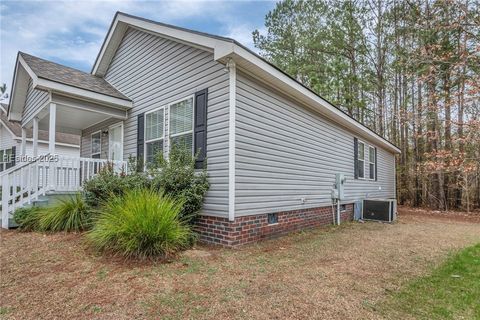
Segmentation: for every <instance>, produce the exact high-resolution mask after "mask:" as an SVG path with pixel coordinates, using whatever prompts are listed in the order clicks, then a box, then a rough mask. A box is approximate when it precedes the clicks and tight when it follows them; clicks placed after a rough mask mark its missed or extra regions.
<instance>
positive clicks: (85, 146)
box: [80, 118, 121, 159]
mask: <svg viewBox="0 0 480 320" xmlns="http://www.w3.org/2000/svg"><path fill="white" fill-rule="evenodd" d="M119 122H121V121H120V120H118V119H114V118H111V119H107V120H105V121H102V122H100V123H97V124H95V125H93V126H91V127H89V128H87V129H84V130H82V138H81V142H80V157H82V158H91V156H92V133H94V132H97V131H105V130H108V127H109V126H111V125H113V124H116V123H119ZM100 137H101V150H100V159H108V134H101V135H100Z"/></svg>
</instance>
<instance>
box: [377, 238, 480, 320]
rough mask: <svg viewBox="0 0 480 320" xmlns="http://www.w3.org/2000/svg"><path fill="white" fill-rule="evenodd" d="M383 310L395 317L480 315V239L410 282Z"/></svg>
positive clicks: (446, 317)
mask: <svg viewBox="0 0 480 320" xmlns="http://www.w3.org/2000/svg"><path fill="white" fill-rule="evenodd" d="M380 310H382V312H383V313H384V314H385V316H387V317H392V318H398V317H399V316H402V315H410V316H412V317H414V318H416V319H480V243H479V244H477V245H475V246H472V247H468V248H466V249H463V250H462V251H460V252H459V253H457V254H455V255H453V256H452V257H450V258H449V259H448V260H447V261H446V262H445V263H444V264H442V265H441V266H439V267H438V268H436V269H434V270H433V272H432V273H431V274H430V275H429V276H425V277H422V278H419V279H417V280H414V281H413V282H411V283H409V284H408V285H407V286H406V287H405V288H404V289H402V290H401V291H400V292H398V293H395V294H393V295H392V296H391V297H390V298H389V300H387V301H386V303H385V302H384V303H382V306H381V307H380Z"/></svg>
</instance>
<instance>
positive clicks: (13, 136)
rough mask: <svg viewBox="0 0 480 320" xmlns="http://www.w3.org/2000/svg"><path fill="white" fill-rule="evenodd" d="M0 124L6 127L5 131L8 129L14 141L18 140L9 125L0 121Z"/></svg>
mask: <svg viewBox="0 0 480 320" xmlns="http://www.w3.org/2000/svg"><path fill="white" fill-rule="evenodd" d="M0 123H1V124H2V125H3V126H4V127H5V129H7V131H8V132H9V133H10V134H11V135H12V138H13V139H17V135H16V134H15V133H13V131H12V130H10V128H9V127H8V126H7V124H6V123H5V122H3V120H0Z"/></svg>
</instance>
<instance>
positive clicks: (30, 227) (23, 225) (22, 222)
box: [13, 207, 42, 231]
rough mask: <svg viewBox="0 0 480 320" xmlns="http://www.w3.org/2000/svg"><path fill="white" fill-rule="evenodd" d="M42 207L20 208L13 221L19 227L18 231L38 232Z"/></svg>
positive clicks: (16, 211)
mask: <svg viewBox="0 0 480 320" xmlns="http://www.w3.org/2000/svg"><path fill="white" fill-rule="evenodd" d="M41 209H42V208H40V207H25V208H18V209H16V210H15V212H14V214H13V220H15V222H16V223H17V225H18V229H20V230H22V231H35V230H38V229H39V227H38V221H39V219H40V215H41V213H42V212H41Z"/></svg>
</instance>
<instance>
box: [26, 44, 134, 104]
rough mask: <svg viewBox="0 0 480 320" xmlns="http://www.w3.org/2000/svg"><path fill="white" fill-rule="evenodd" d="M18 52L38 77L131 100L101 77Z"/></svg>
mask: <svg viewBox="0 0 480 320" xmlns="http://www.w3.org/2000/svg"><path fill="white" fill-rule="evenodd" d="M19 54H20V55H21V56H22V58H23V60H24V61H25V62H26V63H27V65H28V66H29V67H30V69H31V70H32V71H33V73H35V75H36V76H37V77H38V78H42V79H46V80H50V81H55V82H58V83H62V84H66V85H69V86H73V87H76V88H80V89H85V90H88V91H92V92H96V93H100V94H104V95H107V96H111V97H115V98H119V99H123V100H127V101H131V100H130V99H129V98H128V97H126V96H125V95H123V94H122V93H121V92H119V91H118V90H117V89H115V88H114V87H112V86H111V85H110V84H109V83H108V82H107V81H105V79H103V78H101V77H98V76H95V75H92V74H90V73H86V72H83V71H80V70H77V69H73V68H70V67H67V66H63V65H61V64H58V63H55V62H52V61H48V60H44V59H41V58H38V57H35V56H32V55H29V54H26V53H24V52H20V53H19Z"/></svg>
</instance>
